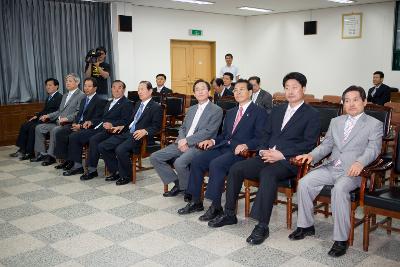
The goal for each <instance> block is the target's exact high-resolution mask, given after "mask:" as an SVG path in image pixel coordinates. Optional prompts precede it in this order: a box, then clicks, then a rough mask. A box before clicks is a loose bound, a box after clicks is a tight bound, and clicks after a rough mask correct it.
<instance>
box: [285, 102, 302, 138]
mask: <svg viewBox="0 0 400 267" xmlns="http://www.w3.org/2000/svg"><path fill="white" fill-rule="evenodd" d="M303 104H304V101H302V102H301V103H300V104H298V105H297V106H295V107H293V108H292V107H291V106H290V104H289V105H288V106H287V109H286V112H285V116H284V117H283V121H282V126H281V131H282V129H283V128H285V125H286V124H287V123H288V121H289V120H290V119H291V118H292V117H293V115H294V113H296V111H297V110H298V109H299V107H301V105H303Z"/></svg>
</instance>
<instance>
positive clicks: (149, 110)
mask: <svg viewBox="0 0 400 267" xmlns="http://www.w3.org/2000/svg"><path fill="white" fill-rule="evenodd" d="M141 103H142V102H141V101H139V102H137V103H136V105H135V108H134V110H133V114H132V116H131V119H130V121H129V123H128V124H126V126H125V128H124V132H127V131H129V125H130V124H131V123H132V122H133V120H134V118H135V114H136V112H137V111H138V110H139V107H140V104H141ZM162 117H163V112H162V108H161V106H160V104H158V103H157V102H155V101H154V100H152V99H151V100H150V101H149V103H147V105H146V107H145V108H144V110H143V113H142V115H141V116H140V118H139V120H138V121H137V122H136V126H135V129H136V130H141V129H145V130H146V131H147V133H148V135H149V136H154V135H155V134H156V133H157V132H159V131H160V129H161V124H162Z"/></svg>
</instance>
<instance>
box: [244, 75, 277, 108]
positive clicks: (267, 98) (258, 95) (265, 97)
mask: <svg viewBox="0 0 400 267" xmlns="http://www.w3.org/2000/svg"><path fill="white" fill-rule="evenodd" d="M249 83H251V85H252V86H253V95H252V96H251V101H253V103H254V104H256V105H257V106H260V107H262V108H265V109H266V110H267V112H268V114H269V113H271V109H272V95H271V94H270V93H268V92H267V91H264V90H263V89H261V87H260V77H257V76H252V77H250V78H249Z"/></svg>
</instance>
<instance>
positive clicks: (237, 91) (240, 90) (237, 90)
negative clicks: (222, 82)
mask: <svg viewBox="0 0 400 267" xmlns="http://www.w3.org/2000/svg"><path fill="white" fill-rule="evenodd" d="M246 91H248V90H247V89H234V90H233V93H237V94H238V93H243V92H246Z"/></svg>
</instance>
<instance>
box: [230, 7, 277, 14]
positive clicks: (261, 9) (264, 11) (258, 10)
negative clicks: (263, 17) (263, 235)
mask: <svg viewBox="0 0 400 267" xmlns="http://www.w3.org/2000/svg"><path fill="white" fill-rule="evenodd" d="M238 9H241V10H249V11H256V12H263V13H268V12H272V10H271V9H264V8H257V7H248V6H242V7H238Z"/></svg>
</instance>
